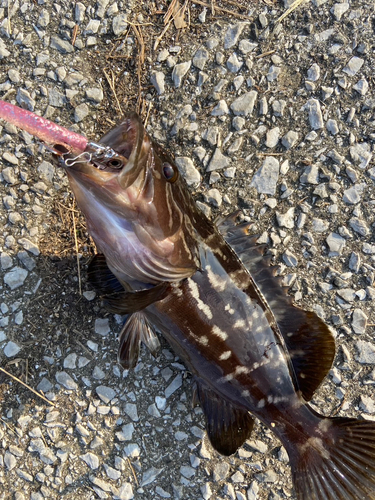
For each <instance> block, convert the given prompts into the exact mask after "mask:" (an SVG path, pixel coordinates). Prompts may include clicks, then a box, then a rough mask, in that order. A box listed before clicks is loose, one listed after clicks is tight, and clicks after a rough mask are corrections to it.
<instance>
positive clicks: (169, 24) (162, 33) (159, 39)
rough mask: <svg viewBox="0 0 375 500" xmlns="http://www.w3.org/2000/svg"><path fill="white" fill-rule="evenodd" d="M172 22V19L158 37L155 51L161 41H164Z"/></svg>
mask: <svg viewBox="0 0 375 500" xmlns="http://www.w3.org/2000/svg"><path fill="white" fill-rule="evenodd" d="M171 24H172V21H169V23H168V24H167V25H166V26H165V28H164V29H163V31H162V32H161V34H160V35H159V36H158V37H157V39H156V40H155V43H154V51H155V50H156V49H157V48H158V46H159V43H160V42H161V41H162V39H163V36H164V35H165V34H166V32H167V31H168V30H169V28H170V26H171Z"/></svg>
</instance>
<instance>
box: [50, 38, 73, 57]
mask: <svg viewBox="0 0 375 500" xmlns="http://www.w3.org/2000/svg"><path fill="white" fill-rule="evenodd" d="M50 47H51V48H52V49H55V50H57V51H59V52H60V53H61V54H70V53H71V52H74V48H73V45H72V44H71V43H70V42H68V41H67V40H62V39H61V38H60V37H58V36H56V35H52V36H51V41H50Z"/></svg>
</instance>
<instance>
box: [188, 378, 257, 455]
mask: <svg viewBox="0 0 375 500" xmlns="http://www.w3.org/2000/svg"><path fill="white" fill-rule="evenodd" d="M196 391H197V396H198V400H199V402H200V405H201V407H202V409H203V412H204V414H205V417H206V430H207V435H208V437H209V439H210V441H211V444H212V446H213V447H214V448H215V450H217V451H218V452H219V453H221V454H222V455H227V456H228V455H232V454H233V453H235V452H236V450H237V449H238V448H239V447H240V446H242V445H243V443H244V442H245V441H246V439H248V438H249V437H250V434H251V431H252V430H253V426H254V419H253V418H252V417H251V415H250V414H249V412H248V411H247V410H245V409H242V408H239V407H238V406H234V405H232V404H230V403H229V402H228V401H226V400H225V399H224V398H221V397H220V396H219V395H218V394H217V393H216V392H214V391H212V390H210V389H209V388H208V387H206V386H205V385H204V384H202V383H201V382H199V381H197V382H196Z"/></svg>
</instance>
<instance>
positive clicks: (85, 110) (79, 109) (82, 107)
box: [74, 102, 90, 123]
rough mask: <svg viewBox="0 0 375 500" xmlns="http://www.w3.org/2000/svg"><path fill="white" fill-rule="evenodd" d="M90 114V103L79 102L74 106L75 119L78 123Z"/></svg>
mask: <svg viewBox="0 0 375 500" xmlns="http://www.w3.org/2000/svg"><path fill="white" fill-rule="evenodd" d="M89 114H90V109H89V107H88V105H87V104H86V103H85V102H84V103H82V104H79V105H78V106H76V107H75V108H74V121H75V122H76V123H79V122H81V121H82V120H84V119H85V118H86V116H88V115H89Z"/></svg>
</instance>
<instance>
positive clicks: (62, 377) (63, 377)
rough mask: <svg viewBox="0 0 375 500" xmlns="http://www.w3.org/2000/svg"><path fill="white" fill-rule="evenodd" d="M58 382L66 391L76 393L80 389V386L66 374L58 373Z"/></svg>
mask: <svg viewBox="0 0 375 500" xmlns="http://www.w3.org/2000/svg"><path fill="white" fill-rule="evenodd" d="M56 382H57V383H59V384H61V385H63V386H64V387H65V389H69V390H71V391H75V390H77V389H78V385H77V384H76V382H74V380H73V379H72V377H71V376H70V375H69V374H68V373H66V372H57V373H56Z"/></svg>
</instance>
